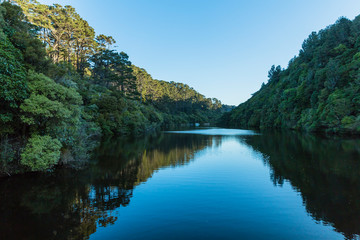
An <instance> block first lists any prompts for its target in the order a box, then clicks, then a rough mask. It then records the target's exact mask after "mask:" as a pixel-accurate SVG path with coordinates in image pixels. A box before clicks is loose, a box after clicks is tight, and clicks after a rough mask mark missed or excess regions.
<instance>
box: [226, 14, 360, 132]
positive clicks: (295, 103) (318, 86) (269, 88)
mask: <svg viewBox="0 0 360 240" xmlns="http://www.w3.org/2000/svg"><path fill="white" fill-rule="evenodd" d="M268 77H269V80H268V82H267V83H266V84H265V83H263V85H262V86H261V89H260V90H259V91H257V92H256V93H254V94H253V96H252V97H251V98H250V99H249V100H248V101H246V102H245V103H243V104H240V105H239V106H238V107H237V108H235V109H234V110H233V111H232V112H230V113H227V114H224V116H223V117H222V119H221V124H223V125H226V126H232V127H251V128H288V129H299V130H306V131H314V132H327V133H337V134H344V133H346V134H359V133H360V16H358V17H356V18H355V19H354V20H353V21H350V20H348V19H346V18H340V19H339V20H338V21H337V22H336V23H335V24H333V25H331V26H329V27H327V28H326V29H323V30H321V31H319V32H318V33H316V32H313V33H311V34H310V36H309V38H308V39H306V40H305V41H304V43H303V45H302V49H301V50H300V52H299V55H298V56H296V57H294V58H293V59H291V60H290V62H289V65H288V67H287V68H286V69H283V68H281V67H280V66H277V67H275V66H272V67H271V69H270V71H269V75H268Z"/></svg>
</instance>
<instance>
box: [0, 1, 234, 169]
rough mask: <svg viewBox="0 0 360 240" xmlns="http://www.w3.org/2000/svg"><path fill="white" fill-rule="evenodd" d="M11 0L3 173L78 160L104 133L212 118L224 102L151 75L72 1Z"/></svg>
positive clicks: (2, 92)
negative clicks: (97, 29)
mask: <svg viewBox="0 0 360 240" xmlns="http://www.w3.org/2000/svg"><path fill="white" fill-rule="evenodd" d="M13 2H15V3H16V4H17V5H15V4H12V3H10V2H8V1H6V2H3V3H1V4H0V62H1V63H2V64H0V150H1V154H0V156H1V157H0V174H3V173H5V172H7V171H9V172H10V173H13V172H18V173H19V172H22V171H27V170H29V169H30V170H32V171H37V170H46V169H48V168H50V167H51V166H52V165H54V164H67V165H72V166H82V165H84V163H86V162H87V160H88V159H89V153H90V151H91V150H92V149H93V148H94V147H95V146H96V142H97V138H98V137H99V136H100V135H101V134H103V135H128V134H134V135H139V134H144V133H146V132H148V131H152V130H154V129H158V128H159V127H160V126H164V125H172V124H183V123H185V124H186V123H195V122H202V123H205V122H215V120H216V119H217V118H218V117H219V116H220V115H221V114H222V112H224V111H225V110H226V109H228V108H223V106H222V104H221V102H220V101H219V100H217V99H215V98H214V99H211V98H205V97H204V96H203V95H201V94H199V93H198V92H196V91H195V90H194V89H192V88H191V87H189V86H188V85H185V84H181V83H174V82H170V83H169V82H165V81H158V80H154V79H152V78H151V76H150V75H149V74H147V73H146V71H145V70H143V69H140V68H137V67H135V66H133V65H132V64H131V62H130V61H129V56H128V55H127V54H126V53H124V52H116V51H114V50H110V46H111V45H112V44H114V43H115V40H114V39H113V38H112V37H111V36H105V35H99V36H95V31H94V29H93V28H92V27H91V26H89V24H88V23H87V22H86V21H85V20H84V19H82V18H81V17H80V16H79V15H78V14H77V13H76V11H75V9H74V8H73V7H71V6H64V7H63V6H61V5H58V4H54V5H52V6H47V5H43V4H40V3H38V2H37V1H35V0H31V1H29V0H16V1H13ZM46 141H49V144H50V145H49V146H46V145H45V143H46ZM26 142H27V145H26V146H25V143H26ZM60 146H61V148H62V151H61V152H59V149H60ZM24 148H25V150H23V149H24ZM50 150H54V151H53V154H51V152H50ZM20 152H22V154H20ZM37 153H38V154H37ZM39 154H40V155H39ZM10 165H11V166H10ZM9 166H10V167H9ZM24 166H25V167H27V168H25V167H24ZM9 169H10V170H9ZM7 173H8V172H7Z"/></svg>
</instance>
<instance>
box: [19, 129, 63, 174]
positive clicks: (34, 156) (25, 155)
mask: <svg viewBox="0 0 360 240" xmlns="http://www.w3.org/2000/svg"><path fill="white" fill-rule="evenodd" d="M60 148H61V143H60V141H59V140H57V139H53V138H51V137H50V136H39V135H35V136H32V137H31V138H30V139H29V140H28V143H27V144H26V147H25V149H24V151H23V152H22V154H21V164H22V165H24V166H27V167H29V169H30V170H31V171H43V170H46V169H48V168H50V167H51V166H53V165H55V164H57V163H58V161H59V159H60Z"/></svg>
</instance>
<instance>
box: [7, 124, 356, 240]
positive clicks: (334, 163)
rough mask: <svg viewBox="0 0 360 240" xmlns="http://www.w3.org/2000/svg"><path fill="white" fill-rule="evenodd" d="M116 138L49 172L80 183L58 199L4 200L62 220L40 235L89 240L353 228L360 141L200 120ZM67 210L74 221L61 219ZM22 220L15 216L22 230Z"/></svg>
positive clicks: (291, 235)
mask: <svg viewBox="0 0 360 240" xmlns="http://www.w3.org/2000/svg"><path fill="white" fill-rule="evenodd" d="M185 133H186V134H185ZM117 141H118V142H117ZM117 141H115V140H111V141H110V142H109V143H104V144H103V145H102V146H101V147H100V148H99V150H98V152H99V154H98V155H97V156H96V157H95V159H96V161H95V163H94V165H93V166H92V167H90V169H88V170H84V171H83V172H80V173H76V174H78V176H77V177H76V178H72V177H71V176H72V175H71V174H73V173H71V174H70V173H63V172H60V173H56V174H57V176H56V178H55V179H57V178H59V175H61V176H62V177H61V179H66V180H61V183H58V184H59V185H60V184H61V185H72V188H75V189H77V190H76V191H75V192H74V193H72V191H70V190H67V191H65V190H64V188H60V189H59V190H58V195H57V197H50V200H51V201H55V200H54V199H56V198H59V199H58V201H59V202H60V203H59V204H58V205H56V206H54V207H52V209H48V210H46V209H45V210H39V209H42V208H41V207H39V206H33V204H28V205H29V206H27V204H24V201H30V200H34V199H33V198H31V197H27V198H26V197H23V195H21V194H20V198H23V199H25V200H22V201H20V202H22V205H21V204H19V205H21V207H19V206H18V205H16V203H14V205H11V204H10V205H11V206H12V207H13V208H21V211H20V210H18V211H19V212H21V213H22V214H23V215H25V216H23V218H26V220H27V221H28V222H29V221H32V224H34V225H36V224H38V225H41V224H44V222H42V221H45V219H47V218H50V217H51V216H57V218H58V220H54V225H55V224H56V223H58V224H60V225H61V224H63V225H64V228H63V232H62V235H61V234H59V233H60V231H61V229H56V228H58V227H56V226H53V225H51V224H49V223H46V224H48V225H49V226H48V228H54V229H56V230H51V231H52V232H51V231H50V232H49V233H48V234H44V233H43V235H41V234H40V233H37V232H36V231H35V232H36V234H34V235H33V236H36V237H37V239H41V238H42V237H45V236H46V237H48V239H50V238H49V236H51V238H54V239H57V238H59V239H61V238H62V239H73V238H80V239H86V238H88V237H89V238H90V239H92V240H95V239H266V240H268V239H277V240H279V239H292V240H293V239H345V238H348V239H356V238H357V237H358V236H359V235H358V234H359V229H360V226H359V225H357V223H358V221H359V220H360V218H359V217H360V214H359V213H360V211H359V209H360V208H359V205H360V202H359V200H360V198H359V196H360V195H359V192H360V189H359V188H358V187H359V176H358V175H359V171H358V170H359V169H360V168H359V163H358V161H360V158H359V142H358V140H343V139H327V138H320V137H315V136H303V135H298V134H286V133H276V134H273V133H271V134H270V133H269V134H267V133H255V132H252V131H248V130H229V129H200V130H191V131H182V132H181V131H172V132H164V133H162V134H160V135H158V136H155V137H151V138H147V139H143V140H134V141H133V142H131V141H127V140H117ZM110 143H111V144H110ZM314 151H316V152H314ZM353 171H357V172H353ZM41 178H43V179H42V180H38V181H35V182H33V183H31V184H32V186H33V185H38V186H39V188H35V190H33V191H32V193H33V194H34V195H35V196H37V195H38V194H40V193H42V192H41V189H42V190H43V189H44V188H45V189H51V187H50V186H48V185H46V184H45V183H44V181H45V180H47V178H49V177H48V176H42V177H41ZM50 178H54V176H51V177H50ZM14 181H15V180H14ZM17 181H18V182H16V184H18V183H19V181H20V182H21V181H25V179H18V180H17ZM52 181H55V180H52ZM70 182H71V183H72V184H70ZM14 184H15V183H14ZM29 184H30V183H29ZM44 184H45V186H43V185H44ZM54 184H56V181H55V182H54ZM0 186H1V185H0ZM1 190H3V191H5V190H4V189H1V188H0V191H1ZM7 191H9V189H7ZM34 191H35V192H34ZM25 192H26V190H25ZM49 192H50V193H49ZM68 192H71V193H68ZM46 193H47V194H50V195H51V194H53V193H52V191H51V190H48V191H46ZM22 194H24V193H22ZM30 195H31V194H30ZM61 195H64V196H67V197H66V200H65V199H63V198H65V197H64V196H61ZM35 199H36V197H35ZM15 202H16V201H15ZM35 202H36V201H35ZM38 202H42V204H43V201H38ZM40 205H41V204H40ZM24 206H25V207H24ZM7 207H8V208H9V206H7ZM34 208H35V210H34ZM69 209H70V210H69ZM46 211H48V212H46ZM69 211H70V212H71V213H69ZM24 212H29V213H27V214H24ZM74 212H75V213H74ZM76 212H78V213H76ZM67 215H69V216H67ZM0 216H1V214H0ZM64 216H65V217H66V219H65V220H63V219H62V218H64ZM40 217H44V220H41V218H40ZM73 218H76V219H78V221H75V223H72V224H67V225H68V226H65V225H66V224H65V223H66V221H69V219H73ZM13 222H14V223H13ZM15 222H16V221H15V220H13V221H12V222H11V223H8V225H10V226H11V225H12V224H15ZM24 222H25V220H24ZM21 224H22V223H21V222H20V223H19V222H18V223H17V227H18V228H19V229H21V228H22V226H21ZM46 224H45V225H46ZM12 227H14V226H12ZM34 229H38V228H37V227H34ZM39 229H41V228H40V227H39ZM1 231H6V230H2V229H0V233H1ZM43 231H46V230H43ZM54 231H55V232H56V234H54ZM11 234H14V233H11V232H6V235H5V236H7V237H9V236H12V235H11ZM0 236H1V235H0ZM28 236H29V235H28ZM30 236H31V234H30ZM29 239H32V238H31V237H30V238H29ZM34 239H35V237H34ZM44 239H45V238H44Z"/></svg>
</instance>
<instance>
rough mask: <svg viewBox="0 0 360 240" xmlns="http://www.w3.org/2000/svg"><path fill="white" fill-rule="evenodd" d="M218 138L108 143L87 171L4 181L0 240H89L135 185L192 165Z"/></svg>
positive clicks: (108, 221)
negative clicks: (169, 168)
mask: <svg viewBox="0 0 360 240" xmlns="http://www.w3.org/2000/svg"><path fill="white" fill-rule="evenodd" d="M220 141H221V140H220V138H219V137H218V138H215V137H211V136H200V135H170V134H165V135H160V136H149V137H146V138H144V139H140V140H139V139H133V140H131V139H122V140H121V139H120V140H113V139H110V140H109V141H104V142H103V144H102V145H101V146H100V147H99V148H98V149H97V150H96V151H95V154H94V155H95V156H94V160H93V161H92V162H91V164H90V167H89V168H88V169H87V170H84V171H73V170H66V169H62V170H58V171H56V172H55V173H49V174H41V175H36V176H34V175H27V176H20V177H14V178H11V179H6V180H3V181H2V182H0V196H1V197H0V239H86V238H88V237H89V236H90V235H91V234H92V233H94V232H95V231H96V229H97V227H98V226H102V227H105V226H107V225H109V224H113V223H114V222H115V221H116V220H117V215H118V214H115V213H114V211H118V210H119V207H121V206H127V205H128V204H129V203H130V198H131V197H132V194H133V189H134V187H135V186H136V185H137V184H139V183H140V182H143V181H146V180H147V179H148V178H149V177H151V175H152V174H153V172H154V171H156V170H157V169H160V168H162V167H167V166H178V165H184V164H187V163H189V162H190V161H191V160H192V159H193V158H194V154H195V153H196V152H199V151H200V150H202V149H204V148H206V147H209V146H214V145H215V146H217V145H219V144H220V143H221V142H220Z"/></svg>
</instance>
